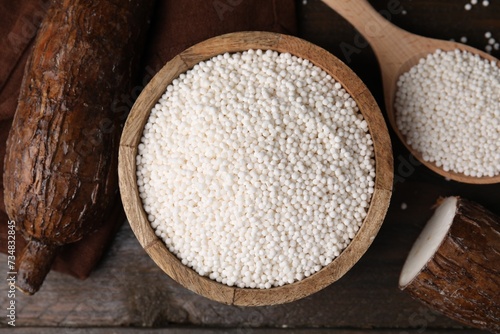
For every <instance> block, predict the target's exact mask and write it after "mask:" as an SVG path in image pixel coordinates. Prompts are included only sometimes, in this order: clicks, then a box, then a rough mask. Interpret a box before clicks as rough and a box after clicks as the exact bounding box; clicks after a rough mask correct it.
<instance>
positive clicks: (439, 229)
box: [399, 197, 457, 286]
mask: <svg viewBox="0 0 500 334" xmlns="http://www.w3.org/2000/svg"><path fill="white" fill-rule="evenodd" d="M456 210H457V198H456V197H448V198H446V199H445V200H444V201H443V203H441V205H440V206H439V207H438V208H437V209H436V211H435V212H434V215H433V216H432V217H431V219H430V220H429V221H428V222H427V224H426V225H425V228H424V229H423V230H422V232H421V233H420V235H419V237H418V239H417V240H416V241H415V243H414V244H413V247H412V249H411V250H410V253H409V255H408V257H407V259H406V262H405V264H404V266H403V270H402V271H401V276H400V278H399V285H400V286H405V285H407V284H408V283H410V282H411V280H412V279H413V278H414V277H415V276H416V275H417V274H418V273H419V272H420V271H421V270H422V268H423V267H424V266H425V265H426V264H427V262H429V260H430V259H431V258H432V256H433V255H434V254H435V253H436V251H437V249H438V248H439V246H440V245H441V242H442V241H443V239H444V237H445V236H446V233H448V230H449V229H450V226H451V224H452V223H453V218H454V217H455V213H456Z"/></svg>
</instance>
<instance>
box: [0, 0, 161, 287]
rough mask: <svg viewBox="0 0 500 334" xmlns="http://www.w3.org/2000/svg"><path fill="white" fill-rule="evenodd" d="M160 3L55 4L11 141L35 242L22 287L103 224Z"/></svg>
mask: <svg viewBox="0 0 500 334" xmlns="http://www.w3.org/2000/svg"><path fill="white" fill-rule="evenodd" d="M152 4H153V1H152V0H148V1H139V0H132V1H123V2H117V1H111V0H94V1H82V0H53V1H52V3H51V7H50V9H49V11H48V12H47V15H46V17H45V18H44V20H43V22H42V24H41V27H40V30H39V32H38V36H37V39H36V41H35V45H34V48H33V51H32V54H31V57H30V60H29V61H28V63H27V65H26V69H25V74H24V80H23V83H22V86H21V91H20V97H19V104H18V108H17V110H16V114H15V116H14V120H13V124H12V129H11V131H10V133H9V138H8V141H7V153H6V157H5V170H4V176H3V177H4V191H5V206H6V210H7V213H8V215H9V216H10V219H12V220H15V221H16V225H17V228H18V229H19V230H20V231H21V232H22V233H23V235H24V236H25V237H26V239H27V240H28V245H27V247H26V248H25V249H24V250H23V251H22V253H21V254H20V257H19V258H18V259H17V263H16V264H17V268H16V270H17V272H18V278H17V281H16V284H17V287H18V288H19V289H20V290H22V291H24V292H26V293H28V294H33V293H35V292H36V291H38V289H39V288H40V286H41V284H42V283H43V280H44V278H45V276H46V274H47V273H48V271H49V270H50V267H51V263H52V261H53V259H54V257H55V254H56V253H57V250H58V248H59V247H60V246H62V245H64V244H67V243H72V242H75V241H77V240H79V239H81V238H82V237H83V236H85V235H86V234H88V233H90V232H92V231H93V230H95V229H96V228H97V227H99V226H100V225H101V224H102V223H103V222H104V219H105V216H106V214H107V210H108V208H109V207H110V204H111V202H112V201H113V200H114V199H115V198H116V196H117V190H118V189H117V188H118V185H117V153H118V152H117V149H118V142H119V136H120V131H121V126H122V124H121V122H122V121H123V116H124V115H123V114H119V111H118V109H117V108H113V106H115V107H116V102H117V101H119V98H120V97H121V96H122V94H127V93H128V92H130V90H131V88H132V87H131V83H132V77H133V76H134V75H135V73H134V72H136V70H138V69H139V67H138V65H139V60H140V52H139V50H141V49H142V48H141V47H140V45H141V41H143V40H144V35H145V32H146V29H147V26H148V21H149V19H148V17H149V13H150V11H151V7H152Z"/></svg>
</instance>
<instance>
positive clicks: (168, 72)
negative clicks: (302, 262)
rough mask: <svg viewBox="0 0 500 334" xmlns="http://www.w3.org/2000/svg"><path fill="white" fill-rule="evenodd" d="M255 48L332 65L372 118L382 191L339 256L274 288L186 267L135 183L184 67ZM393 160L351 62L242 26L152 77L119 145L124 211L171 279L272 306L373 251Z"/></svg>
mask: <svg viewBox="0 0 500 334" xmlns="http://www.w3.org/2000/svg"><path fill="white" fill-rule="evenodd" d="M248 49H263V50H275V51H278V52H289V53H291V54H293V55H296V56H298V57H301V58H305V59H309V60H310V61H311V62H312V63H314V64H315V65H317V66H319V67H320V68H322V69H323V70H325V71H326V72H328V73H329V74H330V75H331V76H332V77H333V78H335V79H336V80H337V81H339V82H341V83H343V84H344V88H345V89H346V90H347V92H348V93H349V94H350V95H351V96H352V97H353V99H354V100H355V101H356V102H357V104H358V106H359V108H360V111H361V113H362V114H363V116H364V118H365V120H366V121H367V123H368V126H369V131H370V134H371V136H372V139H373V142H374V150H375V163H376V167H375V168H376V179H375V191H374V193H373V198H372V201H371V205H370V208H369V211H368V215H367V217H366V218H365V221H364V223H363V225H362V226H361V228H360V230H359V231H358V233H357V234H356V236H355V238H354V239H353V240H352V242H351V243H350V244H349V246H348V247H347V248H346V249H345V250H344V251H343V252H342V253H341V254H340V256H339V257H337V258H336V259H335V260H334V261H333V262H332V263H330V264H329V265H328V266H326V267H324V268H323V269H322V270H320V271H319V272H317V273H315V274H314V275H311V276H310V277H308V278H306V279H304V280H302V281H299V282H296V283H293V284H288V285H284V286H282V287H276V288H271V289H263V290H261V289H249V288H244V289H242V288H236V287H229V286H227V285H224V284H221V283H218V282H216V281H213V280H211V279H209V278H207V277H202V276H200V275H199V274H198V273H196V272H195V271H194V270H192V269H190V268H188V267H186V266H184V265H183V264H182V263H181V262H180V261H179V259H178V258H177V257H176V256H174V255H173V254H172V253H170V252H169V251H168V249H167V247H166V246H165V244H164V243H163V241H162V240H161V239H160V238H158V237H157V236H156V235H155V233H154V231H153V229H152V227H151V225H150V223H149V221H148V219H147V215H146V213H145V212H144V209H143V207H142V202H141V199H140V197H139V191H138V188H137V183H136V156H137V146H138V144H139V142H140V139H141V137H142V132H143V129H144V125H145V124H146V122H147V120H148V117H149V114H150V112H151V109H152V108H153V106H154V105H155V104H156V103H157V101H158V99H159V98H160V97H161V95H162V94H163V93H164V92H165V90H166V87H167V86H168V85H169V84H170V83H171V82H172V81H173V80H174V79H175V78H176V77H177V76H178V75H179V74H181V73H183V72H185V71H186V70H188V69H190V68H192V67H193V66H194V65H196V64H197V63H199V62H200V61H203V60H206V59H209V58H212V57H213V56H216V55H219V54H223V53H225V52H239V51H245V50H248ZM392 164H393V159H392V149H391V142H390V138H389V134H388V131H387V127H386V124H385V122H384V119H383V117H382V114H381V112H380V109H379V108H378V106H377V104H376V102H375V100H374V98H373V96H372V95H371V93H370V92H369V91H368V89H367V88H366V86H365V85H364V84H363V83H362V82H361V80H360V79H359V78H358V77H357V76H356V74H354V72H352V71H351V70H350V69H349V68H348V67H347V66H346V65H345V64H344V63H342V62H341V61H340V60H339V59H337V58H336V57H334V56H333V55H332V54H330V53H328V52H327V51H325V50H323V49H321V48H319V47H317V46H315V45H313V44H311V43H309V42H306V41H304V40H302V39H299V38H295V37H291V36H286V35H281V34H277V33H268V32H240V33H232V34H227V35H222V36H218V37H215V38H212V39H209V40H206V41H204V42H202V43H199V44H197V45H195V46H193V47H191V48H189V49H187V50H185V51H184V52H182V53H181V54H179V55H177V56H176V57H175V58H173V59H172V60H171V61H170V62H168V63H167V64H166V65H165V66H164V67H163V69H162V70H160V72H158V74H157V75H156V76H155V77H154V78H153V79H152V80H151V82H150V83H149V84H148V85H147V86H146V88H145V89H144V91H143V92H142V93H141V95H140V96H139V98H138V99H137V101H136V102H135V104H134V106H133V107H132V110H131V112H130V115H129V117H128V119H127V122H126V124H125V128H124V131H123V135H122V138H121V143H120V151H119V168H118V173H119V179H120V189H121V195H122V200H123V205H124V208H125V212H126V214H127V217H128V219H129V222H130V225H131V227H132V229H133V231H134V233H135V235H136V236H137V238H138V240H139V242H140V244H141V245H142V247H143V248H144V249H145V250H146V252H147V253H148V254H149V255H150V256H151V258H152V259H153V260H154V261H155V262H156V264H158V266H160V267H161V268H162V269H163V270H164V271H165V272H166V273H167V274H168V275H169V276H170V277H171V278H173V279H174V280H176V281H177V282H179V283H180V284H182V285H183V286H184V287H186V288H188V289H190V290H192V291H194V292H196V293H198V294H200V295H203V296H205V297H208V298H210V299H213V300H216V301H219V302H221V303H225V304H231V305H241V306H260V305H273V304H281V303H286V302H291V301H294V300H297V299H300V298H303V297H306V296H309V295H311V294H313V293H315V292H317V291H319V290H321V289H323V288H324V287H326V286H327V285H329V284H331V283H332V282H334V281H336V280H338V279H339V278H340V277H342V276H343V275H344V274H345V273H346V272H347V271H348V270H349V269H350V268H351V267H352V266H353V265H354V264H355V263H356V262H357V261H358V260H359V258H360V257H361V256H362V255H363V254H364V253H365V252H366V250H367V249H368V247H369V246H370V244H371V243H372V241H373V239H374V238H375V235H376V234H377V232H378V230H379V229H380V226H381V225H382V221H383V219H384V217H385V214H386V212H387V208H388V206H389V201H390V197H391V193H392V181H393V165H392Z"/></svg>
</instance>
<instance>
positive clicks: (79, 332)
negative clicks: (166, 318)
mask: <svg viewBox="0 0 500 334" xmlns="http://www.w3.org/2000/svg"><path fill="white" fill-rule="evenodd" d="M62 331H64V333H65V334H112V333H113V334H114V333H116V334H118V333H120V334H121V333H124V334H131V333H139V334H152V333H164V334H191V333H192V334H202V333H203V334H220V333H228V334H273V333H287V334H326V333H331V334H420V333H422V331H421V330H418V329H413V330H395V329H327V328H244V327H241V328H224V327H218V328H217V327H216V328H193V327H169V328H161V329H158V328H155V329H151V328H137V327H136V328H123V327H111V328H102V327H101V328H71V327H65V328H60V327H46V328H43V329H42V328H40V327H25V328H18V329H16V333H17V334H32V333H33V334H39V333H43V334H55V333H61V332H62ZM460 332H461V331H457V330H453V329H441V330H432V329H430V330H426V331H425V333H426V334H458V333H460ZM7 333H10V331H9V329H5V328H4V329H0V334H7ZM481 333H483V332H481V331H476V330H469V331H467V334H481Z"/></svg>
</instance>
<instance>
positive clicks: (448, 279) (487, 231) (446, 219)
mask: <svg viewBox="0 0 500 334" xmlns="http://www.w3.org/2000/svg"><path fill="white" fill-rule="evenodd" d="M399 286H400V289H402V290H404V291H406V292H408V293H409V294H410V295H411V296H412V297H414V298H416V299H418V300H420V301H421V302H423V303H424V304H426V305H428V306H429V307H431V308H433V309H435V310H436V311H439V312H441V313H443V314H445V315H447V316H449V317H450V318H453V319H455V320H457V321H460V322H462V323H464V324H466V325H468V326H473V327H477V328H481V329H486V330H490V331H493V332H499V331H500V298H499V291H500V217H498V216H496V215H494V214H493V213H491V212H489V211H487V210H486V209H485V208H483V207H482V206H480V205H478V204H476V203H474V202H471V201H468V200H465V199H462V198H460V197H448V198H445V199H443V200H441V201H440V203H439V206H438V208H437V209H436V211H435V213H434V215H433V216H432V218H431V219H430V220H429V222H428V223H427V224H426V226H425V228H424V230H423V231H422V233H421V234H420V236H419V237H418V239H417V241H416V242H415V244H414V245H413V247H412V249H411V251H410V254H409V255H408V258H407V260H406V262H405V264H404V266H403V269H402V272H401V276H400V280H399Z"/></svg>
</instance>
